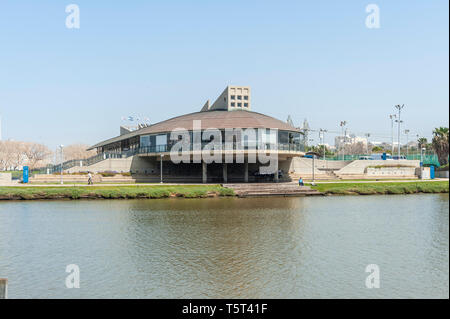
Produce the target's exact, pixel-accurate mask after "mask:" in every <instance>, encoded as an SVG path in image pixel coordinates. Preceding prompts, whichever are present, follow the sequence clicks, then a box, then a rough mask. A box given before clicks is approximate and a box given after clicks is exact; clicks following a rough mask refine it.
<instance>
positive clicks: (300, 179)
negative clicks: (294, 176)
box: [298, 177, 305, 186]
mask: <svg viewBox="0 0 450 319" xmlns="http://www.w3.org/2000/svg"><path fill="white" fill-rule="evenodd" d="M304 185H305V184H304V183H303V178H301V177H300V178H299V179H298V186H304Z"/></svg>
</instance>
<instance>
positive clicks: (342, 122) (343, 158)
mask: <svg viewBox="0 0 450 319" xmlns="http://www.w3.org/2000/svg"><path fill="white" fill-rule="evenodd" d="M345 125H347V121H341V123H340V124H339V126H340V127H341V129H342V139H343V141H342V140H341V149H342V160H345V135H344V126H345ZM342 145H343V147H342Z"/></svg>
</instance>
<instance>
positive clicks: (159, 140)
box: [156, 134, 167, 145]
mask: <svg viewBox="0 0 450 319" xmlns="http://www.w3.org/2000/svg"><path fill="white" fill-rule="evenodd" d="M156 145H167V135H166V134H162V135H157V136H156Z"/></svg>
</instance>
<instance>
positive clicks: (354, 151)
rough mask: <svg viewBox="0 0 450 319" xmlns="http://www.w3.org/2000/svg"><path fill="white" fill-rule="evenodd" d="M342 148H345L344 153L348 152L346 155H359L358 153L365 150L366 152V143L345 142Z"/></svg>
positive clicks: (362, 152)
mask: <svg viewBox="0 0 450 319" xmlns="http://www.w3.org/2000/svg"><path fill="white" fill-rule="evenodd" d="M344 148H345V154H348V155H359V154H365V152H366V145H365V144H364V143H362V142H358V143H352V144H345V146H344Z"/></svg>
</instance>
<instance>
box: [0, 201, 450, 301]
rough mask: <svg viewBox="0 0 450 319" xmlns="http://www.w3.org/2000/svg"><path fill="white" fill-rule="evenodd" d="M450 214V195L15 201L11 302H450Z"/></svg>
mask: <svg viewBox="0 0 450 319" xmlns="http://www.w3.org/2000/svg"><path fill="white" fill-rule="evenodd" d="M448 214H449V197H448V194H441V195H440V194H436V195H434V194H433V195H431V194H430V195H425V194H424V195H390V196H342V197H339V196H336V197H303V198H281V197H279V198H254V199H238V198H213V199H163V200H92V201H86V200H85V201H42V202H38V201H23V202H17V201H16V202H13V201H4V202H0V277H6V278H8V279H9V289H8V290H9V297H10V298H422V297H423V298H431V297H435V298H448V297H449V218H448ZM69 264H76V265H77V266H78V267H79V270H80V288H79V289H76V288H74V289H68V288H66V285H65V280H66V276H68V275H69V274H68V273H66V266H67V265H69ZM369 264H376V265H377V266H378V268H379V275H380V276H379V279H380V280H379V282H380V287H379V288H372V289H368V288H367V287H366V277H367V276H369V275H370V273H368V272H366V271H365V270H366V266H367V265H369Z"/></svg>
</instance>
